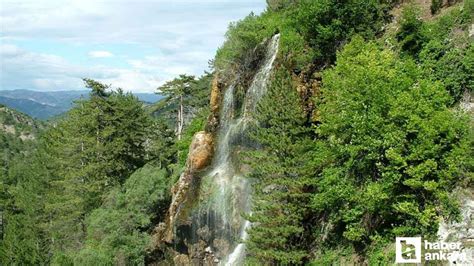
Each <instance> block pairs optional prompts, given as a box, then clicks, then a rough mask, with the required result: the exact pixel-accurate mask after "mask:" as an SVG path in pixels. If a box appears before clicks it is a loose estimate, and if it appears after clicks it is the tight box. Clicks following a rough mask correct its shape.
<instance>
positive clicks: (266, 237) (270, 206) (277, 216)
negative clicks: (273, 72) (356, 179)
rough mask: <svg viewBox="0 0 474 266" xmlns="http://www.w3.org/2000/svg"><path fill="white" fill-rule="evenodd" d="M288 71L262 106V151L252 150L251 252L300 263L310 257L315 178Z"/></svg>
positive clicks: (255, 135)
mask: <svg viewBox="0 0 474 266" xmlns="http://www.w3.org/2000/svg"><path fill="white" fill-rule="evenodd" d="M287 73H288V71H286V70H285V69H281V70H280V71H279V72H278V73H277V76H276V77H275V80H274V81H273V82H272V84H271V85H270V86H269V88H268V93H267V94H266V96H264V98H263V99H262V100H261V101H260V103H259V104H258V107H257V115H256V118H257V121H258V122H257V123H258V126H257V127H255V130H254V131H252V133H251V137H252V139H254V140H255V141H256V142H257V143H258V144H259V145H261V149H259V150H256V151H253V152H251V153H250V160H249V161H250V162H251V165H252V174H251V177H253V178H255V179H256V184H255V185H254V186H253V188H254V194H253V196H252V199H253V207H252V214H251V215H249V217H248V219H249V220H250V221H251V222H252V223H253V224H254V226H252V227H251V228H250V230H249V239H248V249H249V252H250V256H251V257H254V258H256V259H257V260H258V261H260V262H261V263H264V262H265V263H270V264H291V263H293V264H294V263H300V262H301V261H303V260H304V258H305V257H307V255H308V253H307V251H306V250H305V242H306V241H308V240H309V239H310V238H309V237H308V235H307V233H308V231H307V230H305V228H304V227H303V220H305V219H307V215H308V213H307V207H308V203H309V199H310V194H309V192H310V189H311V183H312V180H311V178H309V175H308V170H309V165H308V164H307V163H306V158H307V156H308V152H309V151H308V149H309V147H310V143H311V142H310V140H311V139H310V131H309V128H308V127H307V121H306V119H305V115H304V112H303V110H302V108H301V104H300V100H299V97H298V95H297V93H296V90H295V89H294V88H293V86H292V82H291V78H290V77H288V74H287Z"/></svg>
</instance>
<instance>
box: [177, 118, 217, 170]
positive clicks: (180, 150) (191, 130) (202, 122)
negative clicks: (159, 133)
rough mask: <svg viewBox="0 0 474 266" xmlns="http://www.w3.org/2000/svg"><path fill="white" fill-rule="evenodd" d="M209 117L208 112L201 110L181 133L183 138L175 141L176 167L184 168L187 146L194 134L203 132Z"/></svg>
mask: <svg viewBox="0 0 474 266" xmlns="http://www.w3.org/2000/svg"><path fill="white" fill-rule="evenodd" d="M208 116H209V110H207V109H201V111H200V112H199V113H198V114H197V115H196V117H195V118H194V119H193V120H192V121H191V123H190V124H189V125H188V126H187V127H186V130H185V131H184V133H183V137H182V138H181V139H180V140H177V141H176V144H175V147H176V150H177V156H178V165H179V166H181V167H182V166H184V165H185V163H186V158H187V157H188V151H189V146H190V145H191V142H192V140H193V136H194V134H195V133H196V132H199V131H202V130H204V128H205V126H206V122H207V118H208Z"/></svg>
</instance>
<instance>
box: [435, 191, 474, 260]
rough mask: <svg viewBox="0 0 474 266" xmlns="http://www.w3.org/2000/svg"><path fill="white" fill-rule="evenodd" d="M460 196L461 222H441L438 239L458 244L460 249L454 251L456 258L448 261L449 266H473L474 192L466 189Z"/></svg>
mask: <svg viewBox="0 0 474 266" xmlns="http://www.w3.org/2000/svg"><path fill="white" fill-rule="evenodd" d="M459 194H460V195H461V196H460V197H461V210H460V211H461V220H460V221H458V222H445V221H442V222H441V223H440V225H439V229H438V239H439V240H441V241H444V242H460V243H461V248H460V249H459V250H455V252H456V253H457V254H459V255H460V256H457V257H456V258H455V259H451V260H449V262H448V264H449V265H466V266H467V265H469V266H470V265H474V222H473V218H474V191H473V189H468V190H466V191H462V192H461V193H459Z"/></svg>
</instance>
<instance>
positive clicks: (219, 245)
mask: <svg viewBox="0 0 474 266" xmlns="http://www.w3.org/2000/svg"><path fill="white" fill-rule="evenodd" d="M278 42H279V35H275V36H273V38H272V39H271V40H270V41H269V42H268V45H267V49H266V55H265V58H264V60H263V61H262V63H261V65H260V67H259V69H258V71H257V72H256V74H255V76H254V78H253V80H252V83H251V85H250V87H249V88H248V89H247V90H246V94H245V97H244V100H243V104H242V107H241V110H242V111H241V112H240V115H238V114H237V113H238V110H237V109H238V108H237V106H236V99H235V97H236V96H235V94H236V87H235V85H234V84H232V85H230V86H229V87H228V88H226V90H225V92H224V97H223V101H222V108H221V113H220V128H219V131H218V134H217V136H218V140H217V145H216V153H215V157H214V161H213V163H212V166H211V169H210V171H209V172H208V173H207V174H206V175H204V176H203V178H202V180H203V181H202V182H203V183H202V184H201V192H200V201H199V205H198V208H197V210H195V211H194V212H193V213H192V214H191V215H192V217H191V220H192V223H191V228H190V229H189V230H190V232H188V235H189V238H188V241H189V242H191V243H194V245H197V246H198V247H197V249H202V248H203V247H202V245H206V247H205V250H206V252H209V253H211V252H212V254H214V255H215V257H216V260H215V261H214V263H217V262H218V263H219V265H241V264H242V263H243V259H244V257H245V244H244V243H242V242H243V241H245V240H246V238H247V232H246V229H247V228H249V227H250V225H251V224H250V222H249V221H247V220H245V219H244V218H243V217H242V214H243V213H250V211H251V208H250V207H251V206H250V197H251V186H250V182H249V180H248V179H247V178H245V177H244V176H242V173H241V171H240V167H239V166H237V164H238V163H236V162H235V161H236V158H234V157H235V156H234V153H235V150H236V148H237V147H239V146H245V145H246V143H245V141H244V140H243V139H244V138H243V137H244V135H245V132H246V130H247V129H248V127H251V126H252V123H250V122H251V121H252V114H253V113H254V112H255V108H256V105H257V103H258V101H259V100H260V99H261V97H262V96H263V95H264V94H265V92H266V85H267V83H268V79H269V77H270V74H271V71H272V68H273V63H274V61H275V58H276V55H277V52H278Z"/></svg>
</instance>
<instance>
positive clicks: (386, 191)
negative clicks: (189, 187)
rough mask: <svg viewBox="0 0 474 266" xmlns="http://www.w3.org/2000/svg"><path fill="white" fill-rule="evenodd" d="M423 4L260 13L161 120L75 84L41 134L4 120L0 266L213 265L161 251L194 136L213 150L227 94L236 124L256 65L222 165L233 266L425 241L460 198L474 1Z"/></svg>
mask: <svg viewBox="0 0 474 266" xmlns="http://www.w3.org/2000/svg"><path fill="white" fill-rule="evenodd" d="M425 2H429V1H394V0H368V1H367V0H352V1H337V0H321V1H312V0H267V9H266V11H264V12H263V13H262V14H260V15H255V14H250V15H248V16H247V17H245V18H243V19H242V20H240V21H238V22H235V23H232V24H230V26H229V29H228V31H227V33H226V40H225V42H224V43H223V44H222V46H221V47H220V48H219V49H218V50H217V53H216V56H215V58H214V59H212V60H211V61H210V65H211V72H210V73H207V72H205V73H204V74H203V75H202V76H200V77H195V76H190V75H185V74H183V75H180V76H178V77H176V78H175V79H174V80H171V81H168V82H167V83H165V84H164V85H163V86H161V87H160V88H157V92H160V93H161V94H163V95H164V96H166V98H165V99H163V100H161V101H160V102H158V103H156V104H153V105H144V104H143V103H142V102H140V101H139V100H138V99H137V98H136V97H135V96H133V95H132V94H130V93H125V92H123V91H122V90H121V89H120V88H111V87H110V86H108V85H106V84H102V83H100V82H97V81H94V80H91V79H87V78H86V79H84V83H85V86H86V87H87V88H88V89H89V90H90V94H89V97H88V98H87V99H81V100H78V101H76V102H75V103H74V107H73V108H72V109H71V110H70V111H68V112H67V113H66V114H65V115H63V116H61V117H59V118H57V119H54V120H52V121H50V122H48V123H45V122H37V121H35V120H33V119H31V118H29V117H27V116H26V115H23V114H21V113H18V112H16V111H13V110H11V109H8V108H7V107H5V106H0V148H1V150H0V156H1V158H0V180H1V183H0V204H1V205H0V218H1V220H0V221H1V227H0V230H1V231H0V233H1V243H0V264H2V265H44V264H48V265H49V264H51V265H144V264H147V265H148V264H151V265H172V264H177V265H179V264H184V265H186V264H192V265H213V264H217V263H219V262H220V261H221V260H222V259H223V258H219V259H217V258H216V260H215V261H214V262H203V259H205V258H204V257H201V255H199V256H198V255H195V256H194V254H201V253H202V254H204V253H206V254H207V255H209V253H210V252H209V250H208V249H207V248H206V250H205V251H204V249H203V250H202V252H201V253H199V252H197V251H196V252H194V253H193V252H191V246H190V245H188V244H189V243H185V244H186V245H188V247H187V248H186V250H185V251H183V250H184V249H183V248H181V243H177V242H170V243H165V242H169V241H161V240H160V239H158V240H157V238H159V232H160V228H161V227H162V225H163V224H166V221H167V219H168V218H169V217H168V216H169V215H170V212H171V210H172V206H173V202H175V201H176V200H177V199H176V198H177V196H176V195H177V194H178V192H177V190H178V189H177V187H178V188H179V186H177V184H178V183H179V182H182V181H181V180H182V179H184V178H185V177H186V174H183V173H187V171H189V169H190V168H192V167H191V166H192V164H193V163H194V161H193V160H192V159H190V158H189V157H188V154H189V155H191V154H192V150H191V151H190V147H191V148H193V147H194V148H195V146H196V145H194V144H195V143H196V140H195V139H193V136H194V135H195V134H196V133H197V132H206V134H207V133H208V134H210V135H212V136H213V138H217V139H219V138H221V135H219V134H218V133H217V132H219V129H220V128H223V127H224V125H223V122H222V121H223V120H222V119H225V116H223V114H225V113H223V111H222V110H224V108H225V106H224V105H225V103H226V102H225V100H226V99H227V98H225V96H224V94H225V93H226V92H227V91H228V90H230V88H232V89H233V91H232V92H233V95H230V96H234V97H233V98H232V101H231V103H230V104H231V105H232V106H233V108H234V109H232V110H233V113H232V116H233V117H237V116H239V115H240V116H242V117H244V116H245V115H246V109H245V108H247V107H248V106H247V105H246V103H245V101H248V99H246V95H248V94H249V91H250V90H251V89H252V88H253V87H252V80H256V79H257V78H258V73H260V72H259V71H258V69H259V67H261V66H262V65H264V64H265V62H267V61H268V62H270V63H272V64H270V66H271V67H272V69H271V74H269V78H268V79H269V80H268V82H267V83H265V84H268V85H265V86H266V93H264V94H262V95H261V99H260V100H259V101H258V102H257V103H255V110H254V112H251V113H252V115H253V120H252V121H250V122H248V123H249V124H248V126H247V125H246V127H245V129H246V130H245V132H243V133H241V135H239V141H240V142H239V143H245V144H246V145H237V144H235V143H236V142H237V140H235V141H234V142H233V143H232V145H234V146H233V147H234V149H233V150H232V152H231V153H230V154H231V155H232V158H233V160H235V164H236V165H239V167H236V168H239V169H243V170H241V172H242V173H244V174H245V178H246V179H248V180H250V182H251V184H252V185H251V190H252V193H251V206H252V207H251V211H249V212H247V213H242V214H241V216H242V217H244V218H245V219H247V220H248V221H250V222H251V223H252V226H251V227H248V228H245V231H246V233H248V237H246V239H244V240H245V241H244V243H245V246H246V249H247V251H246V256H245V260H244V261H243V262H242V263H244V264H245V265H301V264H307V265H347V264H356V265H357V264H361V265H389V264H393V262H394V258H395V255H394V253H395V247H394V239H395V237H396V236H424V237H425V238H430V239H435V238H436V236H437V235H436V234H437V231H438V226H439V224H440V222H441V221H447V222H449V221H459V219H460V218H461V211H460V210H461V207H462V206H461V201H460V199H459V194H457V193H458V192H459V193H460V192H461V191H464V192H465V191H468V194H469V193H471V194H470V195H472V190H473V183H472V182H473V174H472V173H473V167H474V161H473V156H472V155H473V154H472V147H473V141H474V138H473V120H472V117H473V116H472V114H473V110H472V107H471V106H472V100H471V98H472V96H473V94H474V92H473V89H474V46H473V40H474V35H473V32H474V29H473V26H472V25H473V24H472V23H473V21H472V19H473V15H474V1H472V0H465V1H455V0H452V1H451V0H450V1H438V0H432V1H431V2H430V3H429V4H426V3H425ZM276 35H278V36H279V39H275V38H274V36H276ZM271 40H278V43H279V47H278V51H277V54H276V56H275V58H271V59H272V60H271V61H269V59H268V58H266V56H265V53H266V49H267V48H266V47H267V46H266V45H267V43H269V42H270V41H271ZM270 44H271V43H270ZM267 57H268V56H267ZM273 59H274V61H273ZM256 73H257V74H256ZM262 84H263V83H262ZM225 95H228V94H225ZM223 117H224V118H223ZM219 121H220V122H219ZM216 143H219V142H218V141H215V142H213V145H214V146H215V145H216ZM217 156H218V154H216V155H215V157H217ZM233 163H234V162H233ZM209 164H210V163H209ZM209 164H207V165H205V166H204V170H200V171H199V173H204V172H205V170H206V168H205V167H207V166H208V165H209ZM197 173H198V172H197ZM195 176H198V175H197V174H196V175H195ZM201 176H204V174H201ZM203 180H205V179H204V177H203ZM208 185H209V184H208V183H206V182H201V183H200V186H201V187H204V188H205V186H208ZM209 186H210V185H209ZM201 196H202V195H201ZM191 201H193V200H191ZM170 206H171V207H170ZM168 225H169V224H166V226H168ZM173 230H174V229H173ZM173 230H172V231H173ZM178 232H179V230H178ZM173 233H174V234H178V233H177V230H174V231H173ZM214 242H215V241H214ZM183 254H184V255H185V258H183V257H180V256H181V255H183ZM207 255H202V256H207ZM178 257H179V258H180V259H179V260H178V259H176V258H178Z"/></svg>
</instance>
